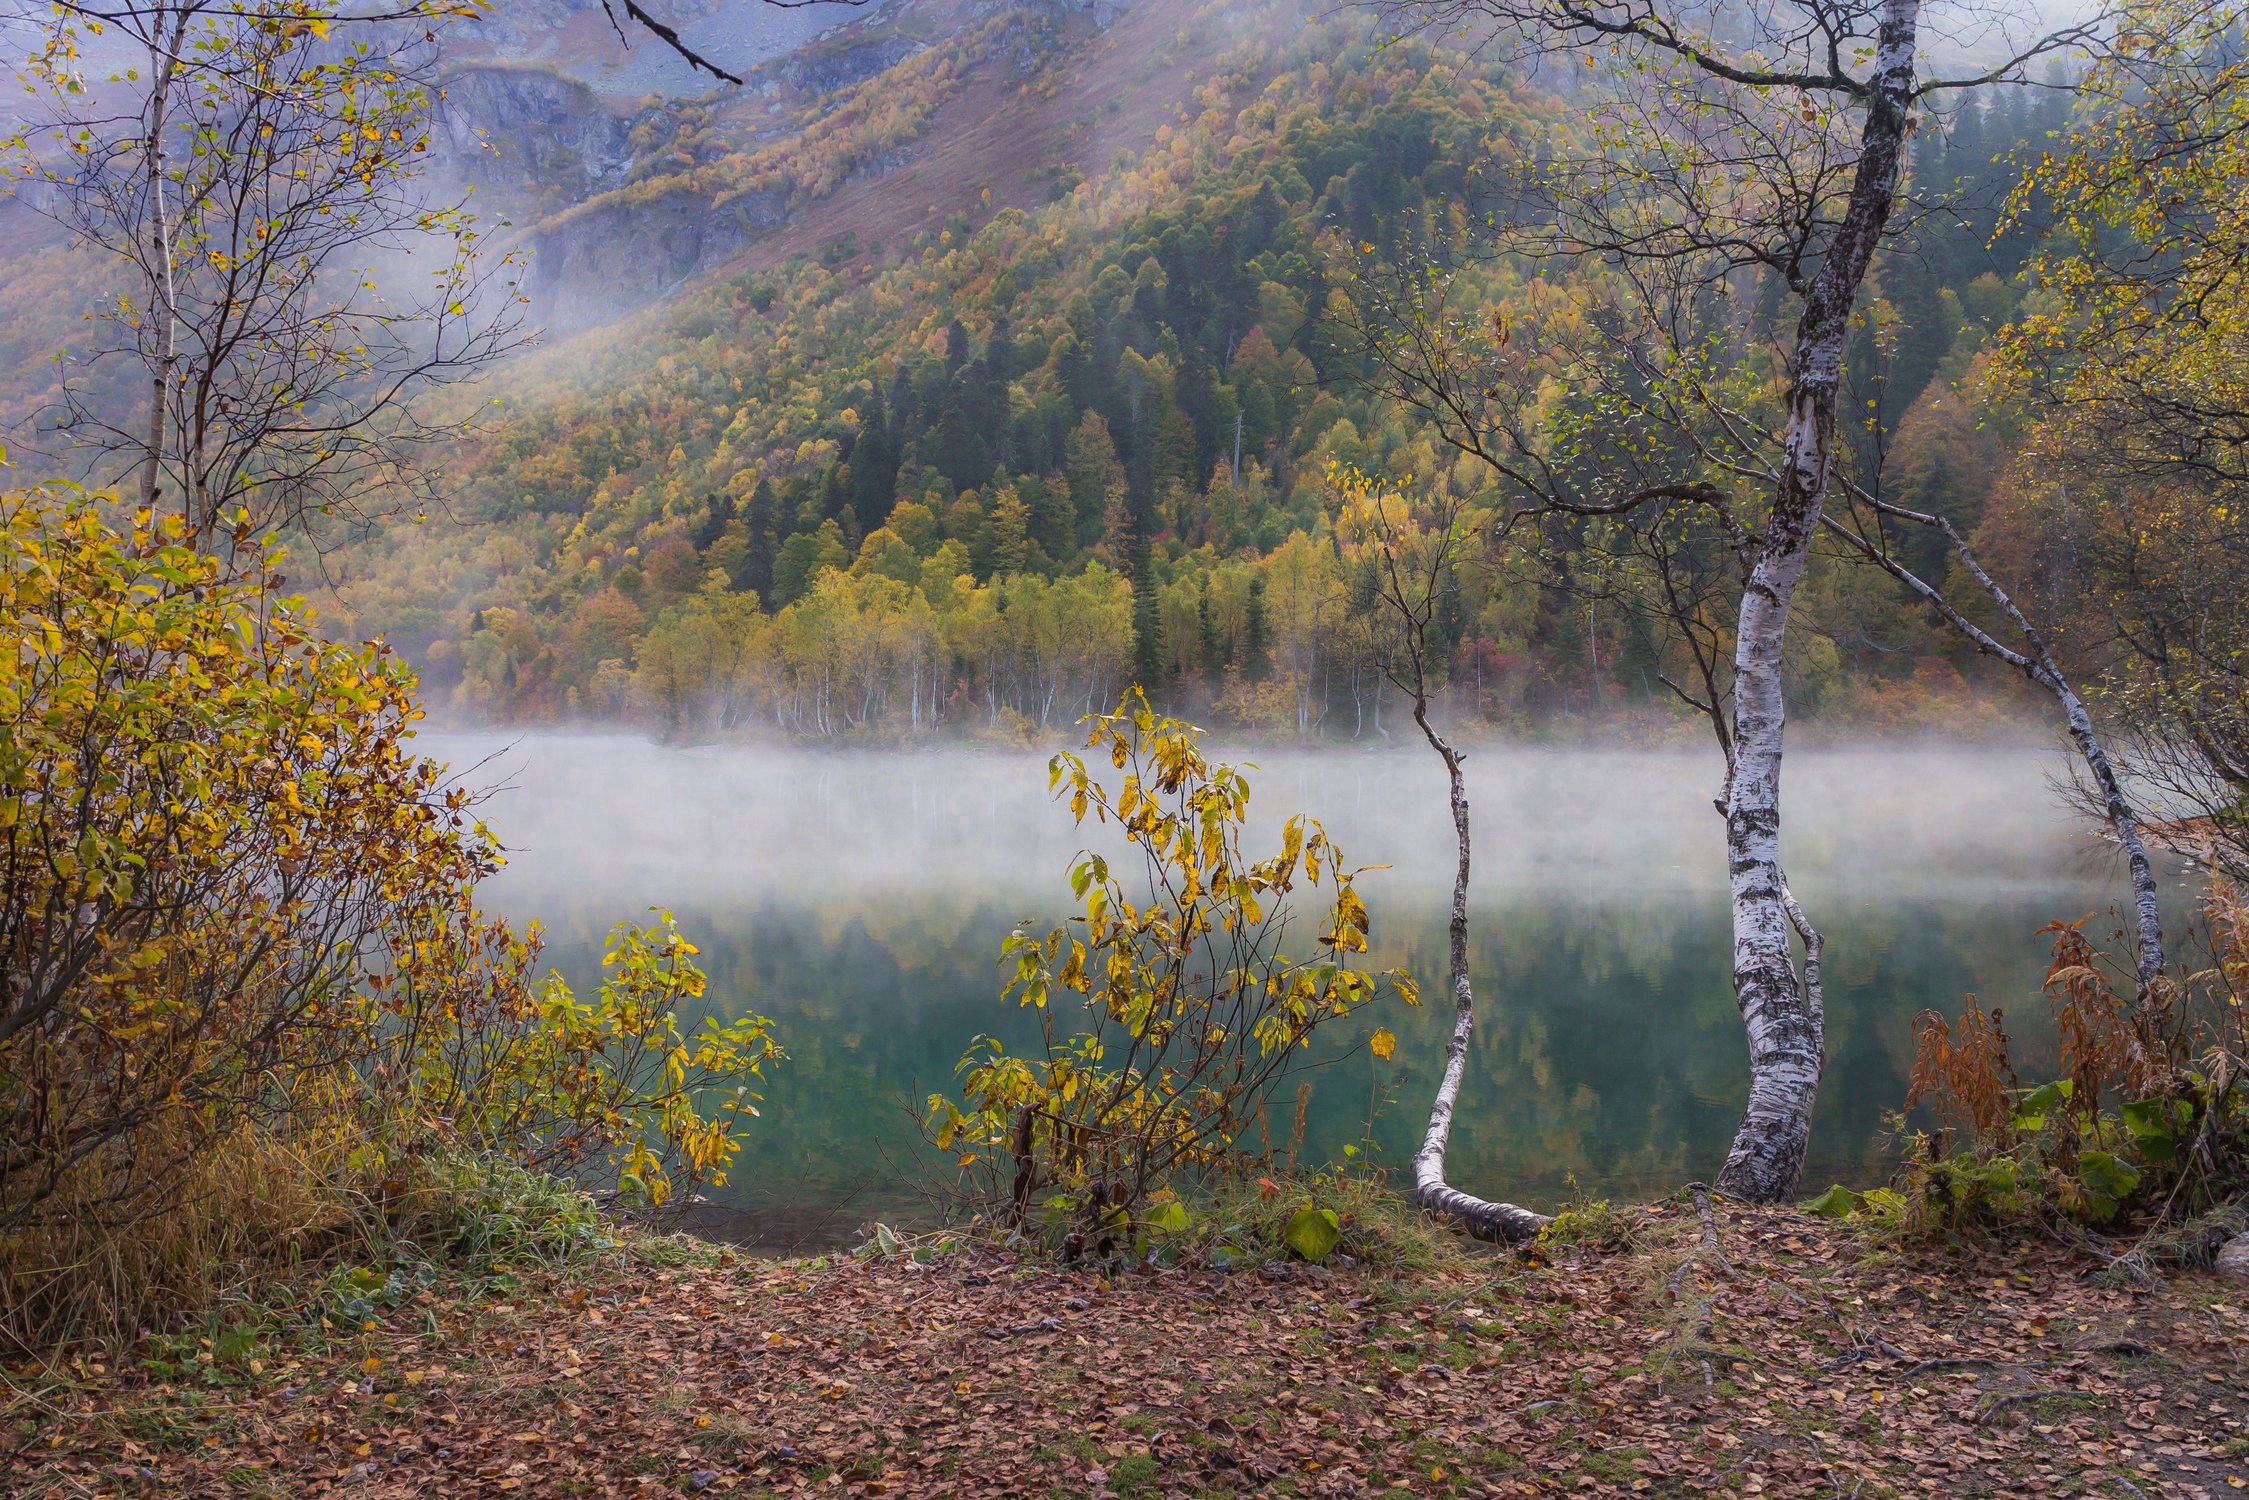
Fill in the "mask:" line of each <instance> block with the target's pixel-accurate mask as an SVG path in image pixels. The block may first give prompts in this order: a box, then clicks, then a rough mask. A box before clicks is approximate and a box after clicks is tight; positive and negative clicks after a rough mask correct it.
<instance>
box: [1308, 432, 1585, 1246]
mask: <svg viewBox="0 0 2249 1500" xmlns="http://www.w3.org/2000/svg"><path fill="white" fill-rule="evenodd" d="M1341 487H1342V490H1343V511H1342V515H1341V517H1340V518H1339V520H1338V522H1337V540H1338V542H1339V544H1340V545H1342V546H1343V547H1344V548H1345V549H1346V550H1347V552H1348V553H1350V554H1356V556H1355V560H1356V561H1358V562H1359V563H1360V564H1361V565H1362V566H1363V568H1364V569H1365V576H1366V577H1367V578H1368V579H1369V580H1370V581H1371V585H1372V589H1373V594H1374V601H1375V608H1374V609H1373V610H1371V611H1368V612H1366V613H1364V614H1362V615H1360V616H1358V617H1357V624H1358V626H1359V628H1360V630H1361V631H1362V633H1363V634H1364V636H1365V638H1366V641H1367V644H1368V647H1369V650H1370V652H1371V654H1372V655H1373V656H1374V657H1375V659H1376V660H1377V661H1378V662H1379V663H1380V665H1381V670H1382V672H1383V674H1384V675H1385V676H1386V677H1387V678H1388V679H1389V681H1390V682H1391V683H1392V684H1393V685H1394V686H1396V687H1397V689H1398V690H1399V691H1400V692H1401V693H1403V694H1405V695H1406V698H1407V700H1408V701H1409V702H1410V703H1411V704H1412V705H1413V722H1414V727H1415V728H1417V729H1419V730H1420V731H1421V736H1422V738H1423V739H1424V740H1426V741H1428V743H1429V748H1430V749H1431V750H1434V751H1435V752H1436V753H1437V757H1438V759H1440V760H1442V761H1443V762H1444V766H1445V782H1446V789H1447V795H1448V800H1449V802H1450V805H1451V808H1452V826H1453V841H1454V848H1455V851H1456V859H1455V863H1454V866H1453V885H1452V913H1451V917H1450V919H1449V922H1448V925H1447V929H1446V940H1447V959H1448V965H1449V967H1448V971H1447V976H1446V977H1447V981H1448V983H1449V985H1450V988H1451V990H1452V997H1453V1025H1452V1032H1451V1035H1450V1036H1449V1037H1448V1038H1447V1039H1446V1042H1445V1066H1444V1071H1443V1072H1442V1073H1441V1074H1439V1076H1438V1080H1437V1090H1436V1094H1435V1097H1434V1098H1433V1099H1432V1101H1431V1103H1430V1106H1429V1126H1428V1129H1427V1130H1426V1131H1424V1132H1423V1135H1422V1139H1421V1149H1420V1150H1419V1151H1417V1152H1415V1153H1414V1158H1413V1186H1414V1198H1415V1201H1416V1202H1418V1203H1419V1204H1420V1205H1421V1206H1422V1208H1423V1209H1424V1210H1426V1211H1427V1212H1429V1213H1432V1214H1440V1215H1442V1216H1444V1217H1445V1218H1447V1219H1450V1220H1452V1221H1453V1222H1455V1223H1457V1224H1459V1225H1460V1226H1461V1227H1462V1228H1464V1229H1466V1230H1467V1231H1468V1232H1469V1233H1470V1234H1472V1235H1475V1236H1476V1237H1477V1238H1478V1239H1486V1240H1497V1241H1500V1242H1502V1243H1506V1244H1518V1243H1521V1242H1522V1241H1525V1240H1528V1239H1531V1238H1533V1237H1535V1236H1536V1235H1537V1234H1538V1232H1539V1230H1540V1229H1541V1228H1542V1227H1544V1225H1545V1224H1546V1223H1547V1219H1546V1216H1545V1215H1543V1214H1539V1213H1536V1212H1534V1211H1532V1210H1530V1209H1527V1208H1521V1207H1518V1206H1517V1205H1515V1204H1512V1203H1506V1202H1501V1201H1497V1200H1494V1199H1488V1198H1479V1197H1477V1196H1476V1195H1475V1194H1473V1193H1468V1192H1464V1191H1462V1190H1461V1189H1459V1188H1456V1187H1454V1186H1453V1185H1452V1184H1451V1182H1450V1181H1449V1180H1448V1179H1447V1178H1446V1175H1445V1152H1446V1150H1447V1148H1448V1147H1449V1146H1450V1145H1451V1143H1452V1122H1453V1111H1454V1110H1455V1109H1457V1108H1458V1107H1459V1104H1460V1089H1461V1084H1462V1082H1463V1080H1464V1079H1465V1078H1466V1077H1467V1073H1468V1044H1469V1041H1470V1039H1471V1037H1472V1036H1473V1035H1474V1033H1475V1029H1476V996H1475V990H1474V987H1473V985H1471V983H1470V982H1469V976H1468V874H1469V863H1470V855H1471V852H1472V839H1471V835H1470V828H1469V809H1468V782H1467V778H1466V777H1465V776H1464V775H1463V773H1462V771H1461V764H1462V762H1463V761H1464V760H1465V759H1466V757H1465V755H1464V753H1463V752H1462V751H1461V750H1460V748H1459V747H1458V746H1456V745H1454V744H1453V743H1452V742H1451V741H1450V740H1448V739H1447V738H1445V736H1444V735H1443V734H1442V733H1440V732H1439V731H1438V729H1437V726H1436V723H1435V721H1434V720H1433V719H1431V718H1430V715H1429V706H1430V699H1431V697H1432V695H1433V694H1434V692H1435V691H1436V690H1437V688H1438V687H1439V686H1440V685H1441V682H1442V676H1441V663H1440V662H1439V661H1438V660H1437V657H1436V654H1435V653H1434V651H1433V649H1432V648H1433V646H1434V644H1435V643H1434V642H1433V641H1432V640H1431V639H1430V633H1429V627H1430V625H1431V623H1432V622H1433V621H1434V620H1435V619H1436V616H1437V609H1438V604H1439V600H1440V599H1441V598H1442V595H1443V591H1444V588H1445V585H1446V582H1447V580H1448V578H1449V576H1450V575H1451V573H1452V571H1453V570H1454V569H1455V568H1456V567H1457V566H1458V565H1459V563H1460V561H1461V557H1462V554H1463V552H1464V551H1465V549H1466V548H1467V546H1468V545H1469V543H1470V541H1471V537H1472V533H1471V530H1470V528H1469V527H1468V526H1467V525H1466V524H1465V520H1464V516H1465V510H1466V506H1465V503H1464V502H1463V501H1462V500H1461V499H1459V498H1458V497H1456V496H1454V495H1452V494H1451V493H1450V492H1448V491H1445V490H1441V489H1440V490H1439V491H1437V492H1436V493H1435V494H1434V495H1433V496H1432V497H1431V498H1430V499H1429V500H1428V501H1427V502H1426V503H1425V504H1423V505H1422V506H1419V507H1414V506H1410V505H1409V504H1408V503H1407V502H1406V501H1405V500H1404V499H1403V498H1401V497H1400V496H1398V495H1397V494H1395V493H1393V492H1391V491H1388V490H1385V489H1383V488H1382V487H1380V486H1378V485H1375V484H1372V483H1370V482H1368V481H1367V480H1366V479H1365V478H1364V477H1363V476H1361V475H1358V474H1356V473H1352V474H1347V475H1345V476H1343V477H1342V481H1341Z"/></svg>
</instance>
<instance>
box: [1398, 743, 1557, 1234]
mask: <svg viewBox="0 0 2249 1500" xmlns="http://www.w3.org/2000/svg"><path fill="white" fill-rule="evenodd" d="M1413 717H1414V722H1415V723H1417V724H1419V725H1420V726H1421V732H1422V734H1423V735H1424V736H1425V737H1426V738H1427V739H1428V741H1429V744H1430V748H1432V749H1434V750H1435V751H1436V752H1437V753H1438V754H1439V755H1440V756H1442V757H1444V762H1445V775H1446V777H1447V778H1448V779H1449V780H1450V782H1451V787H1452V826H1453V836H1454V838H1455V839H1456V840H1457V842H1458V844H1459V847H1460V860H1459V864H1458V865H1457V866H1456V867H1455V869H1454V872H1453V882H1452V929H1451V947H1452V974H1451V978H1452V1000H1453V1026H1452V1037H1451V1038H1450V1040H1448V1041H1447V1042H1446V1043H1445V1071H1444V1076H1443V1077H1442V1078H1441V1079H1439V1080H1438V1083H1437V1098H1436V1101H1435V1102H1434V1103H1432V1104H1431V1105H1430V1106H1429V1130H1428V1133H1427V1134H1425V1135H1424V1136H1423V1137H1422V1140H1421V1149H1420V1150H1419V1151H1418V1152H1416V1153H1415V1154H1414V1158H1413V1190H1414V1199H1415V1201H1416V1202H1418V1203H1419V1204H1420V1205H1421V1206H1422V1208H1423V1210H1425V1211H1426V1212H1429V1213H1433V1214H1443V1215H1445V1216H1446V1217H1447V1218H1450V1219H1452V1220H1453V1221H1455V1222H1456V1223H1458V1224H1459V1225H1460V1226H1461V1227H1462V1228H1464V1229H1466V1230H1467V1231H1468V1232H1469V1233H1470V1234H1472V1235H1474V1236H1476V1238H1478V1239H1483V1240H1497V1241H1499V1242H1500V1243H1502V1244H1510V1245H1514V1244H1521V1243H1522V1242H1524V1241H1525V1240H1529V1239H1532V1238H1534V1237H1535V1236H1536V1235H1537V1234H1538V1232H1539V1230H1540V1229H1541V1228H1543V1227H1544V1226H1545V1225H1546V1223H1547V1222H1548V1221H1547V1218H1546V1216H1545V1215H1544V1214H1538V1213H1533V1212H1531V1210H1529V1209H1527V1208H1517V1207H1516V1206H1515V1205H1514V1204H1512V1203H1494V1202H1491V1201H1489V1200H1487V1199H1483V1198H1478V1197H1474V1196H1472V1195H1471V1194H1468V1193H1464V1192H1462V1191H1460V1190H1459V1189H1458V1188H1455V1187H1452V1186H1449V1185H1448V1184H1447V1183H1446V1181H1445V1148H1446V1146H1448V1145H1449V1144H1450V1143H1451V1141H1452V1117H1453V1110H1454V1108H1455V1107H1456V1106H1457V1105H1458V1104H1459V1102H1460V1084H1461V1079H1462V1078H1463V1077H1464V1076H1466V1074H1467V1071H1468V1039H1469V1036H1470V1034H1471V1033H1472V1032H1473V1031H1474V1030H1475V1028H1476V997H1475V993H1474V991H1473V990H1471V989H1470V987H1469V983H1468V788H1467V784H1466V783H1465V782H1464V781H1463V780H1462V778H1461V774H1460V762H1461V755H1460V752H1459V751H1457V750H1455V749H1453V747H1452V746H1451V745H1449V744H1447V743H1446V742H1445V740H1444V739H1443V738H1442V737H1441V736H1440V735H1439V734H1438V733H1437V731H1436V730H1435V729H1433V728H1431V727H1430V724H1429V713H1428V706H1427V704H1426V703H1416V704H1415V705H1414V714H1413Z"/></svg>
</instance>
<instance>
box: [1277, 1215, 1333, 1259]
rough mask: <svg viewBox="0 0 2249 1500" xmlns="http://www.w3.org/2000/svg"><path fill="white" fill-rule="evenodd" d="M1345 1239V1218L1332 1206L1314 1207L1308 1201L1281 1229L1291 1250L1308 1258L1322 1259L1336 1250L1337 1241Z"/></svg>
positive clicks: (1283, 1240)
mask: <svg viewBox="0 0 2249 1500" xmlns="http://www.w3.org/2000/svg"><path fill="white" fill-rule="evenodd" d="M1342 1238H1343V1225H1342V1221H1341V1220H1339V1219H1337V1218H1336V1216H1335V1210H1334V1209H1332V1208H1314V1207H1313V1206H1312V1205H1311V1204H1309V1203H1307V1204H1305V1205H1304V1206H1303V1207H1302V1208H1300V1209H1298V1210H1297V1211H1296V1217H1295V1218H1293V1219H1291V1220H1289V1221H1288V1228H1287V1229H1286V1230H1284V1231H1282V1234H1281V1241H1282V1243H1283V1244H1285V1245H1287V1246H1288V1247H1289V1248H1290V1249H1291V1250H1294V1251H1295V1252H1296V1253H1297V1254H1299V1255H1301V1256H1303V1257H1304V1258H1305V1259H1306V1260H1309V1261H1314V1262H1317V1261H1323V1260H1326V1259H1327V1258H1328V1257H1329V1256H1331V1255H1333V1254H1334V1253H1335V1247H1336V1243H1337V1242H1338V1241H1339V1240H1341V1239H1342Z"/></svg>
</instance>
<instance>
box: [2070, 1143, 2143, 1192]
mask: <svg viewBox="0 0 2249 1500" xmlns="http://www.w3.org/2000/svg"><path fill="white" fill-rule="evenodd" d="M2077 1179H2078V1181H2080V1182H2082V1183H2084V1184H2085V1186H2086V1187H2087V1188H2089V1189H2091V1190H2092V1191H2093V1192H2095V1193H2098V1194H2099V1195H2100V1196H2101V1197H2103V1198H2106V1199H2108V1200H2109V1201H2110V1202H2112V1203H2121V1202H2123V1201H2124V1200H2125V1199H2126V1198H2128V1197H2130V1196H2131V1193H2132V1189H2134V1188H2136V1187H2138V1186H2139V1185H2140V1174H2139V1170H2138V1169H2137V1168H2135V1167H2134V1166H2132V1164H2131V1163H2129V1162H2126V1161H2121V1160H2119V1159H2118V1158H2116V1157H2115V1156H2112V1155H2110V1154H2109V1153H2108V1152H2106V1151H2088V1152H2086V1153H2085V1154H2084V1155H2083V1156H2080V1157H2079V1158H2077Z"/></svg>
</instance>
